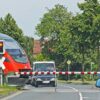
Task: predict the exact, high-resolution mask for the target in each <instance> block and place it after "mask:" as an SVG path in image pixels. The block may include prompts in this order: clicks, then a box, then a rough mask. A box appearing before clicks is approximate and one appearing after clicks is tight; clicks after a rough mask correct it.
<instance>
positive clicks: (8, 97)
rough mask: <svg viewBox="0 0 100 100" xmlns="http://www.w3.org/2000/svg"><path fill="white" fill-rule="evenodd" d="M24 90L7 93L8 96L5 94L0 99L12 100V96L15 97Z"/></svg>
mask: <svg viewBox="0 0 100 100" xmlns="http://www.w3.org/2000/svg"><path fill="white" fill-rule="evenodd" d="M23 92H24V91H18V92H15V93H12V94H10V95H7V96H3V97H1V98H0V100H8V99H9V100H10V99H11V98H13V97H14V96H17V95H19V94H21V93H23Z"/></svg>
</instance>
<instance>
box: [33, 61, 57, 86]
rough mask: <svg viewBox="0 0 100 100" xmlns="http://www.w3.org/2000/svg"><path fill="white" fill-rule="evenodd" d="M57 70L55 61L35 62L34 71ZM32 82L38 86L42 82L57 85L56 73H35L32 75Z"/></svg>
mask: <svg viewBox="0 0 100 100" xmlns="http://www.w3.org/2000/svg"><path fill="white" fill-rule="evenodd" d="M54 71H56V68H55V62H54V61H36V62H33V72H54ZM31 84H32V85H34V86H36V87H38V86H39V85H41V84H50V85H52V86H54V87H55V86H56V75H54V74H52V75H51V74H35V75H33V76H32V79H31Z"/></svg>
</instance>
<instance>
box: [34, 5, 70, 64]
mask: <svg viewBox="0 0 100 100" xmlns="http://www.w3.org/2000/svg"><path fill="white" fill-rule="evenodd" d="M71 16H72V15H71V13H70V12H68V11H67V8H65V7H64V6H63V5H59V4H58V5H55V7H54V8H52V9H48V12H47V13H45V14H44V16H43V18H42V19H41V22H40V24H38V25H37V27H36V30H37V35H39V36H41V41H42V42H43V44H42V45H43V47H44V48H43V50H44V53H45V55H47V56H49V57H50V58H51V59H53V60H55V61H56V63H58V64H59V62H63V60H64V59H65V57H66V55H67V54H68V53H66V52H69V51H70V46H69V45H70V42H71V41H70V33H69V29H68V24H69V23H70V20H71ZM45 38H47V40H45ZM58 58H59V59H58ZM59 60H60V61H59Z"/></svg>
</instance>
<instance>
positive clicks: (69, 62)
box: [67, 60, 71, 80]
mask: <svg viewBox="0 0 100 100" xmlns="http://www.w3.org/2000/svg"><path fill="white" fill-rule="evenodd" d="M67 64H68V72H69V71H70V68H69V67H70V64H71V61H70V60H68V61H67ZM69 79H70V77H69V74H68V80H69Z"/></svg>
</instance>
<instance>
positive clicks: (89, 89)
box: [2, 84, 100, 100]
mask: <svg viewBox="0 0 100 100" xmlns="http://www.w3.org/2000/svg"><path fill="white" fill-rule="evenodd" d="M25 89H26V90H23V91H21V92H20V93H17V94H14V95H11V96H9V97H6V98H4V99H2V100H100V89H98V88H96V87H95V86H93V85H71V84H58V86H57V87H56V88H54V87H48V86H40V87H38V88H35V87H33V86H30V85H27V86H25Z"/></svg>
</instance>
